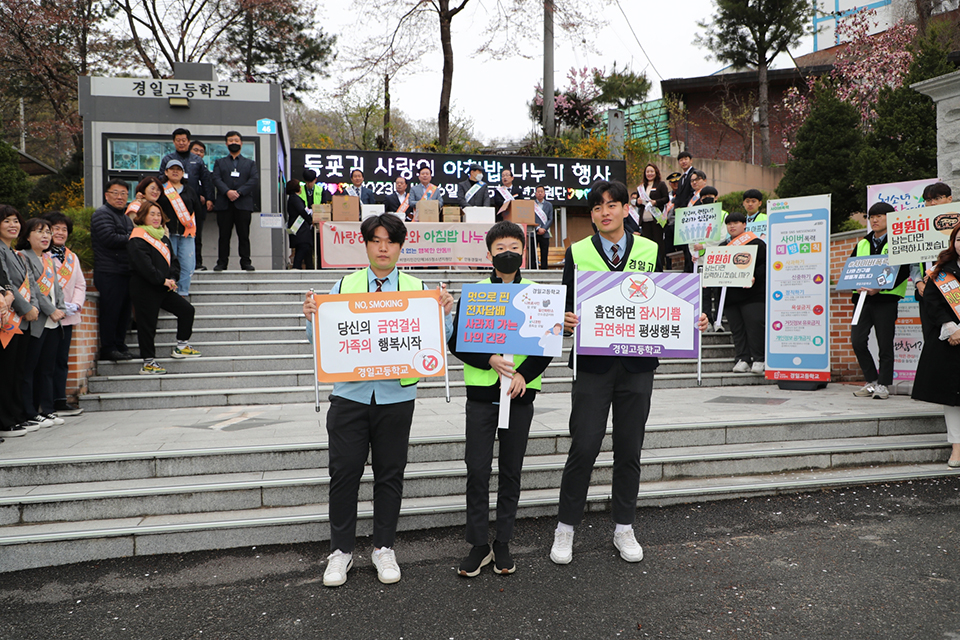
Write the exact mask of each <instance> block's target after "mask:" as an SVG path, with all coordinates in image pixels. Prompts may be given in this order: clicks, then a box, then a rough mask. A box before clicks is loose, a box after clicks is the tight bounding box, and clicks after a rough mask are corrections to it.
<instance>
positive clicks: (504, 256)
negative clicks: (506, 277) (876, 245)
mask: <svg viewBox="0 0 960 640" xmlns="http://www.w3.org/2000/svg"><path fill="white" fill-rule="evenodd" d="M522 262H523V256H522V255H520V254H519V253H514V252H513V251H504V252H503V253H498V254H497V255H495V256H493V268H494V269H496V270H497V271H499V272H500V273H516V272H517V270H519V269H520V263H522Z"/></svg>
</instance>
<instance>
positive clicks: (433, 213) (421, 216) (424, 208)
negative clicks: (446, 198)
mask: <svg viewBox="0 0 960 640" xmlns="http://www.w3.org/2000/svg"><path fill="white" fill-rule="evenodd" d="M417 222H440V203H439V202H437V201H436V200H419V201H417Z"/></svg>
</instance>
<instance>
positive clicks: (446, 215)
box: [443, 206, 461, 222]
mask: <svg viewBox="0 0 960 640" xmlns="http://www.w3.org/2000/svg"><path fill="white" fill-rule="evenodd" d="M460 220H461V217H460V207H450V206H447V207H444V208H443V221H444V222H460Z"/></svg>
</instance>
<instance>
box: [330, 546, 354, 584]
mask: <svg viewBox="0 0 960 640" xmlns="http://www.w3.org/2000/svg"><path fill="white" fill-rule="evenodd" d="M352 568H353V554H352V553H344V552H342V551H340V549H337V550H336V551H334V552H333V553H331V554H330V555H329V556H327V568H326V569H324V571H323V585H324V586H325V587H339V586H340V585H342V584H343V583H344V582H346V581H347V572H348V571H350V569H352Z"/></svg>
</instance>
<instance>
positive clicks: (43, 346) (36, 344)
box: [21, 327, 63, 417]
mask: <svg viewBox="0 0 960 640" xmlns="http://www.w3.org/2000/svg"><path fill="white" fill-rule="evenodd" d="M62 335H63V334H62V333H61V331H60V327H54V328H53V329H44V330H43V332H42V333H41V334H40V336H39V337H38V338H33V337H31V338H30V340H29V342H28V344H27V361H26V364H25V366H24V369H23V382H22V384H21V389H22V390H23V408H24V410H25V411H26V412H27V417H33V416H35V415H37V413H44V414H47V413H53V369H54V365H55V363H56V359H57V349H59V348H60V338H61V336H62Z"/></svg>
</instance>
